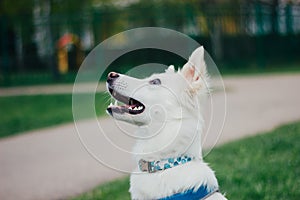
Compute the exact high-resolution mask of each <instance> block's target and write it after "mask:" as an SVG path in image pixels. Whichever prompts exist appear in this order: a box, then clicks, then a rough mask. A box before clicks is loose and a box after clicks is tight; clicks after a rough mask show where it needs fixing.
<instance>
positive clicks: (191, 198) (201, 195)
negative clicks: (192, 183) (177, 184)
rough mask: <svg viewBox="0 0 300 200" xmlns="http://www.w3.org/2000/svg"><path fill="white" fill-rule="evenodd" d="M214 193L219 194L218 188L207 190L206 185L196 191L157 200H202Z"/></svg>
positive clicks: (191, 190)
mask: <svg viewBox="0 0 300 200" xmlns="http://www.w3.org/2000/svg"><path fill="white" fill-rule="evenodd" d="M216 192H219V189H218V187H215V188H212V189H208V188H207V186H206V185H201V187H199V189H198V190H196V191H195V190H194V189H190V190H187V191H185V192H181V193H176V194H174V195H172V196H169V197H164V198H160V199H158V200H204V199H206V198H208V197H210V196H211V195H213V194H214V193H216Z"/></svg>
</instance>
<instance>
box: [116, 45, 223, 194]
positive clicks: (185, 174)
mask: <svg viewBox="0 0 300 200" xmlns="http://www.w3.org/2000/svg"><path fill="white" fill-rule="evenodd" d="M153 79H160V80H161V85H151V84H149V81H151V80H153ZM208 79H209V77H208V75H207V72H206V64H205V61H204V49H203V47H199V48H198V49H196V50H195V51H194V52H193V53H192V55H191V57H190V59H189V61H188V62H187V63H186V64H185V65H184V67H183V68H182V70H181V71H178V72H175V70H174V67H173V66H170V67H169V68H168V69H167V70H166V72H165V73H162V74H154V75H152V76H151V77H149V78H146V79H136V78H132V77H129V76H126V75H119V77H118V79H117V80H115V82H114V90H116V91H117V92H118V93H120V94H122V95H124V96H129V97H132V98H134V99H136V100H138V101H140V102H141V103H143V104H144V105H145V110H144V112H143V113H141V114H137V115H131V114H128V113H123V114H118V113H113V117H114V118H116V119H118V120H122V121H126V122H129V123H132V124H135V125H137V126H138V128H137V131H136V136H137V137H139V138H140V139H137V141H136V145H135V147H134V152H135V159H136V162H138V160H139V159H144V160H148V161H152V160H161V159H165V158H169V157H177V156H180V155H183V154H188V155H191V156H194V157H195V160H193V161H191V162H189V163H187V164H183V165H180V166H176V167H173V168H171V169H167V170H164V171H159V172H156V173H141V172H140V171H139V170H138V169H136V171H135V172H133V173H132V175H131V178H130V193H131V197H132V199H157V198H162V197H166V196H171V195H173V194H175V193H178V192H182V191H186V190H188V189H192V188H195V189H197V188H199V187H200V186H201V185H202V184H204V185H207V186H208V187H217V186H218V183H217V180H216V178H215V175H214V172H213V171H212V170H211V169H210V168H209V167H208V165H207V164H206V163H204V162H203V160H202V152H201V133H202V131H203V126H204V121H203V118H202V114H201V112H202V108H201V106H202V104H203V99H204V97H205V94H206V93H207V92H208V91H209V84H208ZM137 172H139V173H137ZM207 199H208V200H218V199H220V200H221V199H222V200H224V199H226V198H225V197H224V196H222V195H221V194H220V193H215V194H213V195H212V196H210V197H209V198H207Z"/></svg>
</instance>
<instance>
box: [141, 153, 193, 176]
mask: <svg viewBox="0 0 300 200" xmlns="http://www.w3.org/2000/svg"><path fill="white" fill-rule="evenodd" d="M194 159H195V158H194V157H191V156H187V155H184V156H179V157H175V158H166V159H162V160H156V161H146V160H143V159H140V160H139V169H140V170H141V171H142V172H148V173H154V172H157V171H162V170H166V169H170V168H172V167H176V166H178V165H182V164H185V163H187V162H190V161H192V160H194Z"/></svg>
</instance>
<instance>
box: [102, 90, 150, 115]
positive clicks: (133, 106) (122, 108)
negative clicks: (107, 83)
mask: <svg viewBox="0 0 300 200" xmlns="http://www.w3.org/2000/svg"><path fill="white" fill-rule="evenodd" d="M108 90H109V92H110V94H111V95H112V96H113V97H114V98H115V99H116V100H117V101H119V102H121V103H123V104H124V105H117V103H115V105H113V104H112V103H111V104H110V105H109V106H108V108H107V109H106V110H107V112H108V113H109V114H110V115H113V113H118V114H124V113H128V114H131V115H137V114H140V113H142V112H143V111H144V110H145V106H144V105H143V104H142V103H141V102H139V101H138V100H136V99H134V98H131V97H127V96H124V95H122V94H120V93H118V92H117V91H115V90H113V89H112V88H110V87H109V88H108Z"/></svg>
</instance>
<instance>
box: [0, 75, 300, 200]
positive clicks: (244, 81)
mask: <svg viewBox="0 0 300 200" xmlns="http://www.w3.org/2000/svg"><path fill="white" fill-rule="evenodd" d="M224 81H225V85H226V88H227V90H228V92H227V117H226V123H225V126H224V129H223V133H222V135H221V137H220V138H219V141H218V143H219V144H220V143H224V142H228V141H231V140H235V139H238V138H242V137H245V136H247V135H252V134H256V133H258V132H261V131H266V130H271V129H273V128H274V127H276V126H278V125H280V124H283V123H287V122H291V121H295V120H299V119H300V92H299V86H300V74H296V75H281V76H280V75H272V76H271V75H269V76H255V77H254V76H253V77H251V76H249V77H227V78H225V80H224ZM221 105H222V99H221V98H220V97H219V96H218V94H216V105H215V107H214V109H216V110H222V106H221ZM221 116H222V115H221V114H220V115H219V117H221ZM216 120H217V121H218V120H219V119H218V116H217V118H216ZM94 122H95V121H83V122H81V123H79V124H77V126H78V128H79V129H83V130H86V132H84V133H81V136H82V140H84V141H85V142H86V143H87V144H89V148H90V150H92V151H93V152H94V153H95V154H94V155H95V156H96V157H99V156H100V157H101V155H99V153H100V154H101V152H102V153H103V149H106V148H108V147H107V142H105V141H106V140H103V138H101V136H99V135H101V134H99V133H98V132H97V130H98V127H97V125H96V124H95V123H94ZM97 122H98V123H100V125H101V127H102V128H103V129H104V130H107V135H108V136H109V137H110V139H111V140H112V141H121V143H125V144H126V145H125V146H124V148H129V147H130V146H131V145H132V141H129V140H126V139H123V138H122V137H120V135H119V134H120V133H119V129H118V128H117V126H116V125H119V126H121V127H122V128H123V129H126V130H127V131H128V132H130V130H132V128H133V127H131V126H126V125H124V124H115V122H114V121H113V120H111V119H108V118H103V119H99V120H98V121H97ZM212 132H214V130H213V128H212ZM213 143H214V140H211V141H210V139H209V138H208V139H207V144H206V145H207V146H210V145H212V144H213ZM120 145H121V144H120ZM122 148H123V147H122ZM108 152H109V155H108V157H105V156H104V157H103V159H105V160H107V159H108V160H109V159H110V160H109V162H111V164H113V165H118V164H119V166H125V167H126V168H130V167H131V165H132V162H130V161H131V159H130V158H129V157H130V156H129V155H127V154H124V155H117V154H116V152H115V151H108ZM123 175H124V174H122V173H119V172H116V171H114V170H111V169H109V168H107V167H104V166H102V165H100V164H99V162H97V161H96V160H95V159H94V158H92V157H91V156H90V155H89V154H88V153H87V151H86V150H85V149H84V148H83V146H82V145H81V143H80V141H79V137H78V136H77V132H76V129H75V126H74V124H67V125H62V126H58V127H54V128H47V129H42V130H37V131H34V132H30V133H27V134H22V135H19V136H15V137H11V138H6V139H2V140H0V199H1V200H10V199H11V200H15V199H25V200H26V199H45V200H47V199H65V198H67V197H70V196H73V195H77V194H79V193H81V192H83V191H87V190H89V189H91V188H93V187H94V186H96V185H97V184H100V183H102V182H105V181H107V180H111V179H114V178H116V177H120V176H123Z"/></svg>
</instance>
